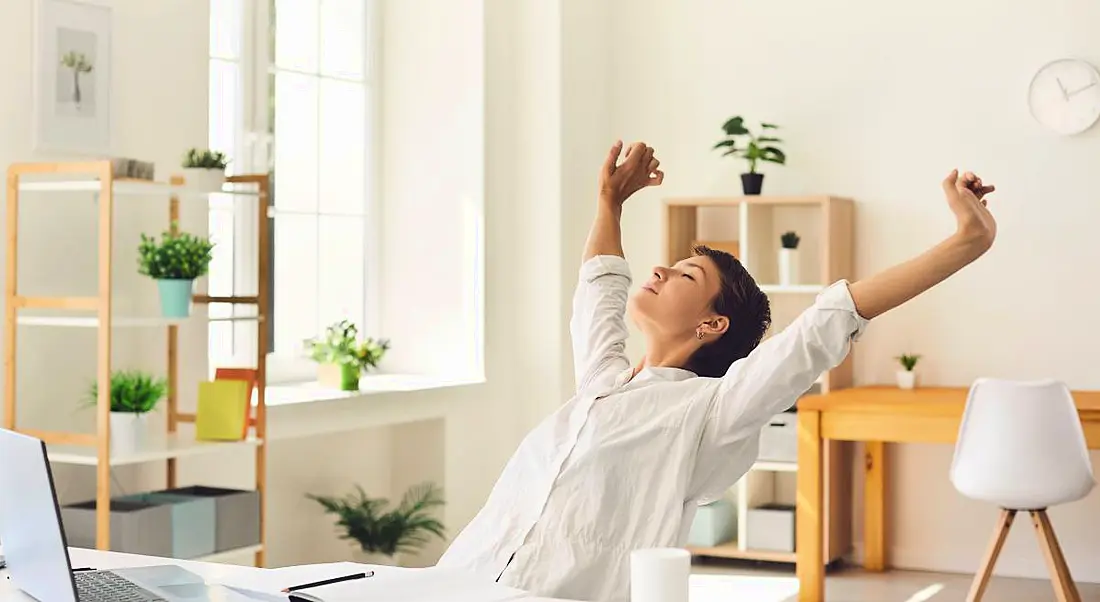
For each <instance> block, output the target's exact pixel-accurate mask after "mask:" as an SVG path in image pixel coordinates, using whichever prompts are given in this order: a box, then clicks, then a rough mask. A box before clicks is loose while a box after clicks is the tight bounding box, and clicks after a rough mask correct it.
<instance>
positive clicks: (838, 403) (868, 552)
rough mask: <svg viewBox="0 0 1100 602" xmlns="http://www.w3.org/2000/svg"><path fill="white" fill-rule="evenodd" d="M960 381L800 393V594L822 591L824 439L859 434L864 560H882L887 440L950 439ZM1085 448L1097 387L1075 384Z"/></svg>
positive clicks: (1098, 408) (1093, 427) (818, 595)
mask: <svg viewBox="0 0 1100 602" xmlns="http://www.w3.org/2000/svg"><path fill="white" fill-rule="evenodd" d="M967 393H968V389H966V388H918V389H915V390H912V391H904V390H901V389H898V388H896V387H885V386H884V387H855V388H851V389H842V390H839V391H835V392H833V393H829V394H825V395H812V396H806V397H803V398H802V399H800V400H799V401H798V494H797V499H796V509H797V512H796V514H797V518H796V521H797V541H798V549H797V559H796V563H797V573H798V583H799V594H798V599H799V600H800V601H801V602H821V601H823V600H824V599H825V563H824V558H823V549H822V548H823V537H824V528H823V516H822V511H823V500H822V494H823V482H822V474H823V466H822V445H823V442H824V441H825V440H826V439H832V440H840V441H863V442H865V451H864V478H865V482H864V498H863V505H864V519H863V520H864V523H863V525H864V527H863V545H864V560H863V565H864V567H865V568H866V569H867V570H871V571H881V570H884V569H885V568H886V541H885V534H886V496H885V492H884V484H885V482H886V466H885V465H884V462H883V458H884V447H885V445H884V444H885V443H947V444H954V442H955V438H956V436H957V435H958V432H959V423H960V422H961V420H962V414H963V408H964V407H965V406H966V397H967ZM1073 397H1074V400H1075V401H1076V403H1077V409H1078V411H1079V413H1080V415H1081V422H1082V425H1083V426H1084V429H1085V439H1086V441H1087V442H1088V446H1089V448H1091V449H1100V391H1074V392H1073Z"/></svg>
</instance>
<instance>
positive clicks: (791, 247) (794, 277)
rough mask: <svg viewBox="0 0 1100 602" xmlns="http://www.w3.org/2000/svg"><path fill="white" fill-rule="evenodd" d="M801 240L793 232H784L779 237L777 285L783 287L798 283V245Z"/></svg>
mask: <svg viewBox="0 0 1100 602" xmlns="http://www.w3.org/2000/svg"><path fill="white" fill-rule="evenodd" d="M801 241H802V239H801V238H800V237H799V236H798V233H797V232H795V231H793V230H792V231H790V232H784V233H783V235H782V236H780V237H779V245H780V248H779V284H782V285H784V286H786V285H791V284H797V283H798V272H799V270H798V268H799V258H798V243H799V242H801Z"/></svg>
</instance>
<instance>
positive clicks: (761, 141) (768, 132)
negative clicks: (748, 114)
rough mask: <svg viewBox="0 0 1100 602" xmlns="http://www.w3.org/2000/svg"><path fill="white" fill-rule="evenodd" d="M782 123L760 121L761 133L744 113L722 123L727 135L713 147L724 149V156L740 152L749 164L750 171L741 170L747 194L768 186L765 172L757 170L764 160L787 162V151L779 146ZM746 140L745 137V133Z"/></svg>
mask: <svg viewBox="0 0 1100 602" xmlns="http://www.w3.org/2000/svg"><path fill="white" fill-rule="evenodd" d="M778 129H779V126H778V125H775V124H774V123H762V124H760V130H761V131H760V134H759V135H757V134H754V133H752V131H751V130H749V128H748V127H746V126H745V118H744V117H731V118H729V119H728V120H726V122H725V123H724V124H722V132H723V133H724V134H725V137H724V138H723V139H722V140H719V141H718V143H717V144H715V145H714V149H713V150H722V149H724V152H723V153H722V156H723V157H728V156H730V155H733V156H740V157H742V158H743V159H745V162H747V163H748V164H749V171H748V172H746V173H742V174H741V190H742V191H743V192H744V193H745V194H746V195H758V194H760V191H761V189H763V187H764V174H762V173H758V172H757V171H756V164H757V163H758V162H760V161H764V162H766V163H776V164H778V165H786V163H787V155H786V154H785V153H784V152H783V151H782V150H780V149H779V147H778V146H776V145H778V144H780V143H782V142H783V141H782V140H780V139H779V138H777V137H776V136H775V133H776V130H778ZM742 136H743V137H745V138H746V140H744V141H742V140H741V137H742Z"/></svg>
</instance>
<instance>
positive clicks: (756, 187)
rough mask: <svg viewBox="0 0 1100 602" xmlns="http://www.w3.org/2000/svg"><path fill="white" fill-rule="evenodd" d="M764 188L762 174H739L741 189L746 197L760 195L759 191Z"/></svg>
mask: <svg viewBox="0 0 1100 602" xmlns="http://www.w3.org/2000/svg"><path fill="white" fill-rule="evenodd" d="M763 187H764V174H762V173H743V174H741V189H742V190H744V191H745V194H746V195H756V194H760V189H761V188H763Z"/></svg>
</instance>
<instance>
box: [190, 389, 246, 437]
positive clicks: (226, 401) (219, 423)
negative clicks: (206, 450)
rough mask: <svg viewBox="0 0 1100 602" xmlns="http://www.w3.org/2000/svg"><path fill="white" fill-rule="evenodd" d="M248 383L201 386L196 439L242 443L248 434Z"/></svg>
mask: <svg viewBox="0 0 1100 602" xmlns="http://www.w3.org/2000/svg"><path fill="white" fill-rule="evenodd" d="M248 392H249V388H248V383H247V382H245V381H243V380H214V381H207V382H201V383H199V404H198V409H197V410H196V412H195V438H196V439H199V440H205V441H211V440H212V441H239V440H241V439H244V434H245V433H246V432H247V431H248V420H247V414H246V412H247V410H248V406H249V401H250V399H249V396H248Z"/></svg>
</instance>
